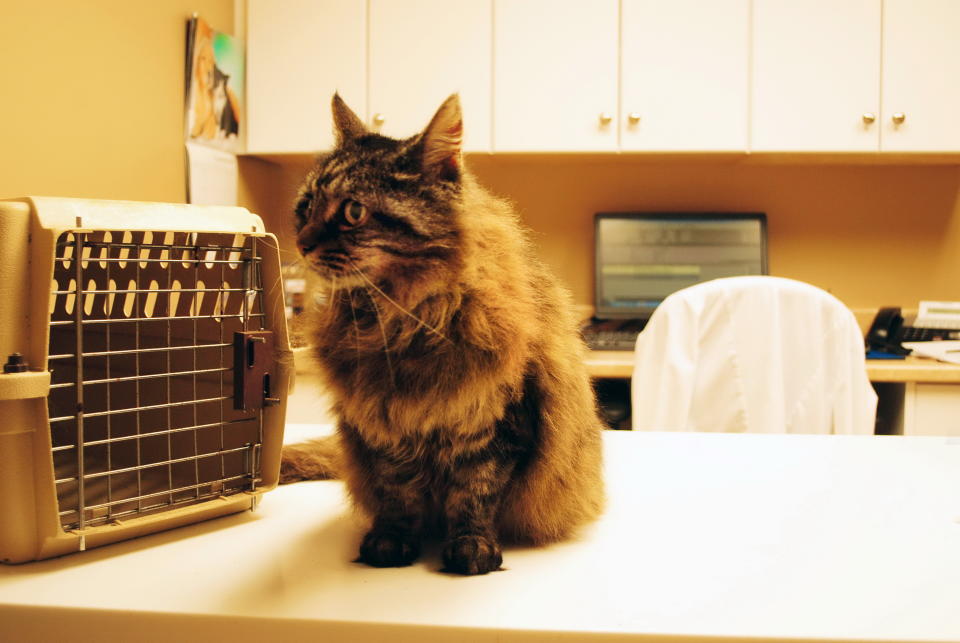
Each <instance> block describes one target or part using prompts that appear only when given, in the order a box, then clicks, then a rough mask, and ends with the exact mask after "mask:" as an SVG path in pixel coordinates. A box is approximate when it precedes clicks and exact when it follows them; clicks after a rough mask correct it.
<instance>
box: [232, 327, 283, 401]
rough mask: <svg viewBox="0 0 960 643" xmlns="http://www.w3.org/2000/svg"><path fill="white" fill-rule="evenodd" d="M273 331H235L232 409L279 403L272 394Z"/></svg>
mask: <svg viewBox="0 0 960 643" xmlns="http://www.w3.org/2000/svg"><path fill="white" fill-rule="evenodd" d="M272 372H273V333H272V332H271V331H268V330H253V331H243V332H236V333H234V334H233V408H235V409H237V410H238V411H247V410H251V409H262V408H263V407H265V406H271V405H273V404H278V403H279V402H280V400H279V398H277V397H274V395H273V388H272V386H273V383H272V382H271V381H270V376H271V373H272Z"/></svg>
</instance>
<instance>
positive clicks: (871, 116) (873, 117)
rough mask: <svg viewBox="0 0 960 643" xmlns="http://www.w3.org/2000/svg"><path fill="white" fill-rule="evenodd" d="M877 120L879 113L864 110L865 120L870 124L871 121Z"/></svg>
mask: <svg viewBox="0 0 960 643" xmlns="http://www.w3.org/2000/svg"><path fill="white" fill-rule="evenodd" d="M875 120H877V115H876V114H874V113H873V112H864V113H863V122H864V123H866V124H867V125H869V124H870V123H872V122H874V121H875Z"/></svg>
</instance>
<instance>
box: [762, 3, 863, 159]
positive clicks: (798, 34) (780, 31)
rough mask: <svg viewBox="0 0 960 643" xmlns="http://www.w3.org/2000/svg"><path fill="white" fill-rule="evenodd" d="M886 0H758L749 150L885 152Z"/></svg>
mask: <svg viewBox="0 0 960 643" xmlns="http://www.w3.org/2000/svg"><path fill="white" fill-rule="evenodd" d="M879 102H880V0H803V1H802V2H798V1H797V0H754V8H753V97H752V123H751V148H752V149H753V150H756V151H816V152H833V151H836V152H847V151H870V152H875V151H877V149H878V148H879V135H878V133H877V132H878V130H879V127H880V123H879V120H876V121H874V122H868V121H870V118H869V116H866V118H865V115H868V114H872V115H873V116H874V118H877V119H878V117H879V109H880V107H879Z"/></svg>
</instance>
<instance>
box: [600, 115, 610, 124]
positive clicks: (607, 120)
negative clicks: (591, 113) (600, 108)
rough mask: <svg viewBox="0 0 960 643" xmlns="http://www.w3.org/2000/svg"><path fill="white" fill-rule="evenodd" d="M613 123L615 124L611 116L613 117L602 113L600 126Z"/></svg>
mask: <svg viewBox="0 0 960 643" xmlns="http://www.w3.org/2000/svg"><path fill="white" fill-rule="evenodd" d="M611 122H613V116H611V115H610V114H608V113H607V112H601V113H600V124H601V125H609V124H610V123H611Z"/></svg>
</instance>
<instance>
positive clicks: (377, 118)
mask: <svg viewBox="0 0 960 643" xmlns="http://www.w3.org/2000/svg"><path fill="white" fill-rule="evenodd" d="M385 120H387V117H386V116H384V115H383V114H380V113H377V114H374V115H373V124H374V125H375V126H377V127H380V126H381V125H383V122H384V121H385Z"/></svg>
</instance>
